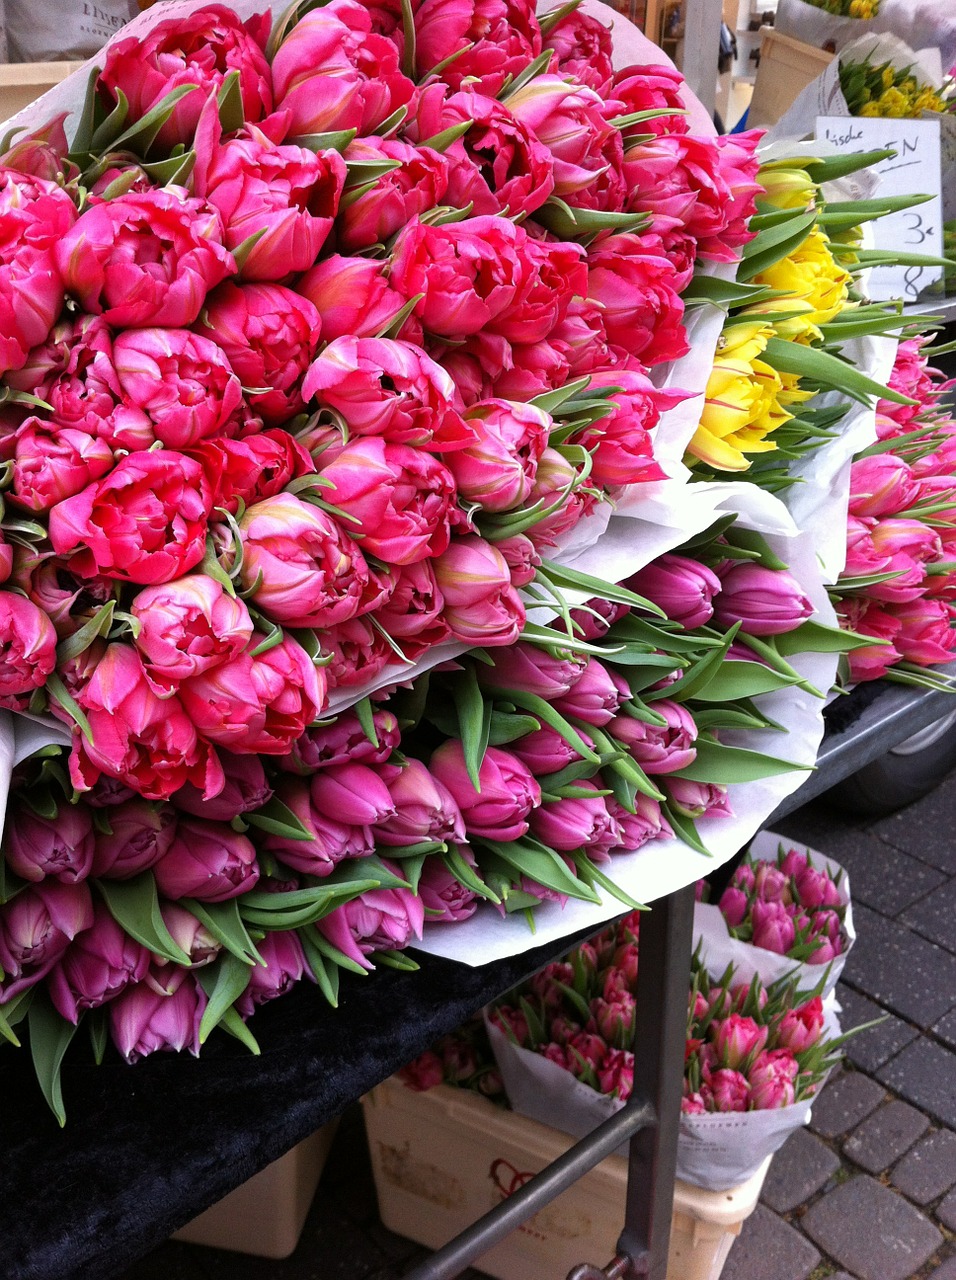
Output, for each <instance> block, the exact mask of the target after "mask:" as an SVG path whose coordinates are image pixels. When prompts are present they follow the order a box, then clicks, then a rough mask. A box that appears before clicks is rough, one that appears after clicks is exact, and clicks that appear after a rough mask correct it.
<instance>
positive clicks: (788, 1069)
mask: <svg viewBox="0 0 956 1280" xmlns="http://www.w3.org/2000/svg"><path fill="white" fill-rule="evenodd" d="M798 1071H799V1067H798V1065H797V1062H796V1059H795V1058H794V1056H793V1054H792V1053H791V1052H790V1050H789V1049H769V1050H767V1051H766V1052H765V1053H761V1054H760V1056H759V1057H758V1058H757V1059H756V1061H755V1062H754V1064H753V1066H752V1067H751V1068H750V1072H749V1077H748V1078H749V1080H750V1102H751V1106H752V1107H753V1109H754V1111H770V1110H773V1109H775V1108H778V1107H789V1106H791V1105H792V1104H793V1102H794V1101H795V1100H796V1087H795V1082H796V1078H797V1073H798Z"/></svg>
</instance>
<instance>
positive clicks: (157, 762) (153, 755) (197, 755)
mask: <svg viewBox="0 0 956 1280" xmlns="http://www.w3.org/2000/svg"><path fill="white" fill-rule="evenodd" d="M77 700H78V701H79V702H80V704H81V707H82V709H83V711H84V713H85V714H86V717H87V720H88V721H89V723H90V728H91V730H92V741H90V740H88V739H87V738H86V737H85V736H84V735H82V734H79V735H77V736H76V737H75V739H74V744H73V752H72V755H71V757H70V777H71V780H72V782H73V785H74V786H75V787H76V788H77V790H79V791H86V790H88V789H89V787H91V786H92V785H93V783H94V782H95V781H96V779H97V777H99V775H100V774H101V773H105V774H108V775H109V776H110V777H113V778H118V779H119V780H120V781H122V782H125V783H127V784H128V785H130V786H132V787H133V788H134V790H136V791H138V792H139V794H140V795H143V796H145V797H146V798H147V799H149V800H165V799H168V797H169V796H170V795H172V793H173V792H174V791H178V790H179V788H180V787H181V786H183V785H184V784H185V783H186V782H192V783H193V785H194V786H196V787H198V788H199V789H200V790H201V791H202V792H203V794H204V795H209V796H214V795H216V794H217V792H218V791H219V790H221V788H222V785H223V775H222V769H221V767H220V765H219V761H218V759H217V758H216V755H215V752H214V751H213V750H212V748H211V747H210V746H209V744H208V743H207V742H204V741H202V740H201V739H200V738H199V737H198V735H197V733H196V728H195V725H194V724H193V722H192V720H191V719H190V717H189V716H187V714H186V712H185V711H184V709H183V705H182V703H181V702H180V701H179V699H178V698H176V697H169V698H164V699H160V698H158V697H157V696H156V695H155V694H154V693H153V691H152V689H151V688H150V686H149V682H148V681H147V679H146V671H145V668H144V667H143V664H142V661H141V659H140V657H139V655H138V654H137V653H136V650H135V649H133V648H132V647H131V646H128V645H124V644H118V643H115V644H110V645H108V646H107V648H106V652H105V655H104V656H103V658H102V660H101V661H100V662H99V664H98V666H97V667H96V669H95V671H94V672H93V675H92V678H91V679H90V681H89V683H88V684H87V685H86V687H85V688H84V689H83V690H82V691H81V692H80V693H79V694H78V695H77Z"/></svg>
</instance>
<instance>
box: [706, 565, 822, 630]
mask: <svg viewBox="0 0 956 1280" xmlns="http://www.w3.org/2000/svg"><path fill="white" fill-rule="evenodd" d="M812 613H813V605H812V603H811V602H810V600H809V599H808V598H807V596H806V595H805V594H804V592H803V590H802V589H801V587H800V584H799V583H798V582H797V580H796V578H794V577H793V575H792V574H790V573H788V572H787V571H786V570H785V569H767V568H765V567H764V566H763V565H760V564H751V563H744V564H736V565H735V566H734V567H733V568H732V569H730V570H729V571H728V572H727V573H725V574H724V575H723V577H722V578H721V585H720V592H719V594H718V595H717V597H716V599H715V600H714V618H715V620H716V621H717V622H718V623H720V625H721V626H724V627H730V626H732V625H733V624H734V623H735V622H740V625H741V630H742V631H745V632H747V633H748V634H749V635H753V636H776V635H781V634H782V633H783V632H786V631H793V630H794V629H795V628H796V627H799V625H800V623H801V622H805V621H806V620H807V618H809V617H810V616H811V615H812Z"/></svg>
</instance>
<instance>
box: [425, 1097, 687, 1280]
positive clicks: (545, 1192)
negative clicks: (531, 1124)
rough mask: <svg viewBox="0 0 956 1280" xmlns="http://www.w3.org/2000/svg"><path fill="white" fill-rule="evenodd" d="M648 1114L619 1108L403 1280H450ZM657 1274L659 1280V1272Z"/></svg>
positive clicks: (608, 1152) (591, 1165) (596, 1161)
mask: <svg viewBox="0 0 956 1280" xmlns="http://www.w3.org/2000/svg"><path fill="white" fill-rule="evenodd" d="M651 1118H652V1117H651V1108H650V1107H649V1106H647V1105H645V1106H635V1107H625V1108H623V1109H622V1110H621V1111H618V1112H617V1114H616V1115H613V1116H611V1117H610V1119H608V1120H605V1121H604V1122H603V1124H600V1125H598V1127H597V1128H596V1129H595V1130H594V1132H593V1133H590V1134H588V1136H587V1137H586V1138H583V1139H582V1140H581V1141H580V1142H578V1143H576V1144H575V1145H574V1146H573V1147H571V1149H570V1150H569V1151H566V1152H565V1153H564V1155H563V1156H559V1157H558V1159H557V1160H555V1161H553V1162H552V1163H551V1164H549V1165H548V1166H547V1168H545V1169H542V1170H541V1172H540V1173H539V1174H537V1175H536V1176H535V1177H533V1178H532V1179H531V1180H530V1182H526V1183H525V1185H524V1186H523V1187H521V1188H520V1189H519V1190H518V1191H516V1192H515V1193H514V1195H512V1196H509V1197H508V1199H507V1200H505V1201H503V1202H502V1203H501V1204H499V1205H496V1206H495V1207H494V1209H492V1210H491V1211H490V1212H488V1213H486V1214H485V1215H484V1217H482V1218H479V1219H478V1221H477V1222H474V1223H472V1225H471V1226H470V1227H469V1228H468V1229H467V1230H466V1231H463V1232H462V1233H461V1235H459V1236H456V1237H455V1238H454V1240H451V1241H449V1243H448V1244H446V1245H445V1246H444V1248H442V1249H439V1250H438V1251H437V1252H436V1253H433V1254H432V1255H431V1257H430V1258H427V1259H426V1260H425V1262H423V1263H422V1264H421V1265H420V1266H418V1267H416V1268H415V1269H414V1270H413V1271H409V1272H408V1273H407V1274H406V1276H405V1280H454V1277H455V1276H457V1275H458V1274H459V1272H461V1271H464V1269H465V1267H468V1266H470V1265H471V1263H473V1262H474V1261H475V1259H476V1258H480V1257H481V1255H482V1254H483V1253H487V1251H488V1250H489V1249H490V1248H491V1247H492V1246H493V1245H496V1244H497V1243H498V1241H499V1240H503V1239H504V1238H505V1236H506V1235H509V1234H510V1233H511V1232H512V1231H514V1230H515V1228H516V1227H520V1226H521V1224H522V1223H523V1222H525V1221H527V1219H528V1218H530V1217H531V1216H532V1214H535V1213H537V1211H538V1210H539V1209H543V1208H544V1206H545V1205H546V1204H549V1203H550V1202H551V1201H552V1200H553V1199H554V1198H555V1196H558V1195H560V1193H561V1192H562V1191H566V1190H567V1188H568V1187H570V1186H571V1185H572V1184H573V1183H575V1182H577V1180H578V1178H581V1177H583V1176H584V1174H586V1173H587V1172H589V1170H591V1169H593V1168H594V1166H595V1165H596V1164H600V1162H601V1161H602V1160H603V1159H604V1158H605V1156H609V1155H613V1153H614V1152H615V1151H616V1150H617V1148H618V1147H619V1146H620V1145H621V1143H622V1142H626V1141H627V1139H628V1138H629V1137H631V1135H632V1134H633V1133H634V1132H635V1131H636V1129H637V1128H638V1127H639V1126H640V1125H645V1124H649V1123H650V1122H651ZM661 1276H662V1280H663V1272H662V1273H661Z"/></svg>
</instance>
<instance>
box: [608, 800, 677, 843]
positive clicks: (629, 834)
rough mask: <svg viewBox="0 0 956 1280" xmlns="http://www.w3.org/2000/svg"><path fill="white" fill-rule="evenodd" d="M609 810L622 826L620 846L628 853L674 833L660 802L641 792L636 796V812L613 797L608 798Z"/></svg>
mask: <svg viewBox="0 0 956 1280" xmlns="http://www.w3.org/2000/svg"><path fill="white" fill-rule="evenodd" d="M607 807H608V811H609V812H610V813H611V814H612V815H613V817H614V818H615V819H616V820H617V824H618V826H619V827H620V828H621V843H620V848H621V849H623V850H624V851H625V852H627V853H633V852H634V850H636V849H641V848H643V847H644V845H645V844H648V843H649V842H650V841H651V840H665V839H667V837H668V836H672V835H673V834H674V833H673V831H672V830H671V828H670V823H669V822H668V821H667V820H666V819H665V817H664V815H663V814H662V813H661V806H660V804H659V802H658V801H657V800H655V799H653V797H652V796H645V795H642V794H641V793H640V792H638V794H637V795H636V796H635V797H634V813H629V812H628V811H627V809H625V808H624V806H623V805H622V804H618V802H617V801H616V800H615V799H614V798H613V797H612V796H608V798H607Z"/></svg>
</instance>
